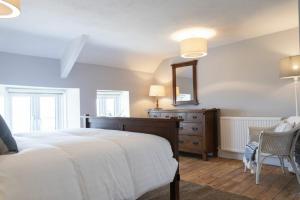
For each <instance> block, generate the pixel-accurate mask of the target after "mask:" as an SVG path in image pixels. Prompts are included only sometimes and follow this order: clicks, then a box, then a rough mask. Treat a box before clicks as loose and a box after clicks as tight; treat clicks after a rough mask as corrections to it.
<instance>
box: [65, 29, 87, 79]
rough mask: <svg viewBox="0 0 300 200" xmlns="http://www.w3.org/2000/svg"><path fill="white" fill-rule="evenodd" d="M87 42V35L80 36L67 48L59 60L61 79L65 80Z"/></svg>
mask: <svg viewBox="0 0 300 200" xmlns="http://www.w3.org/2000/svg"><path fill="white" fill-rule="evenodd" d="M87 40H88V36H87V35H81V36H80V37H78V38H75V39H74V40H73V41H72V42H71V43H70V45H69V46H68V47H67V49H66V51H65V53H64V55H63V57H62V58H61V60H60V65H61V66H60V67H61V74H60V76H61V78H67V77H68V76H69V74H70V72H71V71H72V69H73V67H74V65H75V63H76V61H77V59H78V57H79V55H80V52H81V50H82V49H83V47H84V45H85V44H86V42H87Z"/></svg>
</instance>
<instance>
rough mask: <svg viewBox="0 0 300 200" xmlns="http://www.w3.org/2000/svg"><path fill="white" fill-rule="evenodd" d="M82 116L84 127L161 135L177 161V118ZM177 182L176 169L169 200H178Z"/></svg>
mask: <svg viewBox="0 0 300 200" xmlns="http://www.w3.org/2000/svg"><path fill="white" fill-rule="evenodd" d="M84 118H85V120H84V121H85V125H84V126H85V127H86V128H101V129H111V130H120V131H131V132H140V133H147V134H152V135H157V136H160V137H163V138H165V139H167V140H168V141H169V142H170V144H171V147H172V150H173V154H174V158H175V159H176V160H177V161H178V162H179V158H178V155H179V149H178V129H179V122H180V120H179V119H150V118H119V117H117V118H109V117H90V116H89V115H88V114H86V115H85V117H84ZM179 182H180V174H179V169H177V172H176V175H175V177H174V180H173V182H171V183H170V200H179Z"/></svg>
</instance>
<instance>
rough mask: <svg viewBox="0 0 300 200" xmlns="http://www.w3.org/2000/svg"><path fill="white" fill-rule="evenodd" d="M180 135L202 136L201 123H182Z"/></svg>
mask: <svg viewBox="0 0 300 200" xmlns="http://www.w3.org/2000/svg"><path fill="white" fill-rule="evenodd" d="M179 133H180V134H187V135H199V136H202V135H203V131H202V124H201V123H188V122H182V123H180V130H179Z"/></svg>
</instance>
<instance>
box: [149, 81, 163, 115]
mask: <svg viewBox="0 0 300 200" xmlns="http://www.w3.org/2000/svg"><path fill="white" fill-rule="evenodd" d="M165 95H166V92H165V87H164V86H162V85H151V86H150V91H149V96H150V97H156V108H155V109H156V110H159V109H161V108H159V104H158V97H164V96H165Z"/></svg>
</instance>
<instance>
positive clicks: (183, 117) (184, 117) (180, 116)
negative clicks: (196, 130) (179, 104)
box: [173, 113, 186, 120]
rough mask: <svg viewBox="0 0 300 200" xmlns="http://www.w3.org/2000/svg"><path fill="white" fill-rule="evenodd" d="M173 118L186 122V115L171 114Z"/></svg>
mask: <svg viewBox="0 0 300 200" xmlns="http://www.w3.org/2000/svg"><path fill="white" fill-rule="evenodd" d="M173 117H177V118H178V119H183V120H186V113H173Z"/></svg>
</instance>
